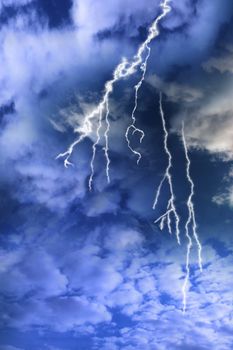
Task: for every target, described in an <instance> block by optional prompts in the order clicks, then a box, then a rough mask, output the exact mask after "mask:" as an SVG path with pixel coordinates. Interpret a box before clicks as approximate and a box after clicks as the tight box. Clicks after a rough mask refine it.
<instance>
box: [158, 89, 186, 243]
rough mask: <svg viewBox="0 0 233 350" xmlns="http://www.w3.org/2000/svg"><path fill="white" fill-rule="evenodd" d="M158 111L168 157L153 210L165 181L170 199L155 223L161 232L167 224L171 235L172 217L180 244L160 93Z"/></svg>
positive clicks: (178, 220)
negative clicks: (172, 217)
mask: <svg viewBox="0 0 233 350" xmlns="http://www.w3.org/2000/svg"><path fill="white" fill-rule="evenodd" d="M159 110H160V115H161V119H162V126H163V132H164V150H165V153H166V155H167V157H168V165H167V168H166V171H165V174H164V176H163V178H162V180H161V182H160V184H159V187H158V189H157V192H156V195H155V200H154V203H153V209H155V208H156V206H157V203H158V200H159V197H160V194H161V189H162V186H163V184H164V182H165V181H167V183H168V186H169V191H170V198H169V200H168V204H167V208H166V212H165V213H164V214H163V215H161V216H160V217H159V218H158V219H157V220H155V223H157V222H159V223H160V229H161V230H162V229H163V228H164V224H165V221H166V222H167V227H168V231H169V233H170V234H171V233H172V228H171V215H173V216H174V218H175V227H176V230H175V231H176V239H177V242H178V244H180V228H179V223H180V218H179V215H178V213H177V210H176V206H175V195H174V190H173V181H172V175H171V168H172V155H171V152H170V150H169V148H168V131H167V127H166V122H165V117H164V111H163V104H162V93H161V92H160V95H159Z"/></svg>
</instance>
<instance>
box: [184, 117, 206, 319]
mask: <svg viewBox="0 0 233 350" xmlns="http://www.w3.org/2000/svg"><path fill="white" fill-rule="evenodd" d="M182 141H183V146H184V151H185V158H186V177H187V180H188V182H189V184H190V194H189V197H188V200H187V207H188V219H187V221H186V223H185V234H186V237H187V241H188V243H187V253H186V276H185V280H184V284H183V289H182V292H183V312H185V311H186V307H187V286H188V282H189V277H190V266H189V265H190V251H191V248H192V245H193V242H192V236H191V234H190V229H189V227H190V225H191V229H192V233H193V237H194V240H195V242H196V244H197V247H198V263H199V268H200V270H201V271H202V256H201V252H202V246H201V243H200V240H199V237H198V233H197V224H196V217H195V210H194V204H193V196H194V183H193V180H192V178H191V175H190V166H191V162H190V158H189V154H188V147H187V143H186V139H185V132H184V123H182Z"/></svg>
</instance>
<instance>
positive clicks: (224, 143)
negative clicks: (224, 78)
mask: <svg viewBox="0 0 233 350" xmlns="http://www.w3.org/2000/svg"><path fill="white" fill-rule="evenodd" d="M231 95H232V84H231V85H228V87H227V89H226V90H225V91H224V92H223V91H221V92H220V93H219V94H218V95H214V96H213V95H212V96H211V97H210V98H209V99H208V100H207V101H205V102H203V103H202V104H201V105H199V106H197V107H196V106H194V108H193V109H192V107H191V110H186V113H185V114H184V112H181V113H180V115H179V116H178V118H177V119H176V122H177V120H178V122H177V123H178V126H177V128H178V127H179V126H180V120H181V119H184V120H185V124H186V127H185V130H186V137H187V139H188V143H189V145H190V146H193V147H195V148H197V149H205V150H207V151H209V152H210V153H212V154H219V155H220V156H222V157H223V159H232V158H233V151H232V150H233V143H232V142H233V141H232V140H233V127H232V125H233V119H232V111H233V103H232V98H231Z"/></svg>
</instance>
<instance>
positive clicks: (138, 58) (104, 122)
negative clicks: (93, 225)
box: [57, 0, 171, 190]
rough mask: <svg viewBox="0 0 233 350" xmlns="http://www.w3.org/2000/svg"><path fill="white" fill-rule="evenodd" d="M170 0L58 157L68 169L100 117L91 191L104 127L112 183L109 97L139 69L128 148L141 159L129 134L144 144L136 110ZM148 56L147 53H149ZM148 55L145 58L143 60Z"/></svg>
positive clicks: (127, 135) (166, 1) (123, 62)
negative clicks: (148, 64) (136, 136)
mask: <svg viewBox="0 0 233 350" xmlns="http://www.w3.org/2000/svg"><path fill="white" fill-rule="evenodd" d="M169 1H170V0H163V1H162V3H161V4H160V6H161V8H162V13H161V14H160V15H159V16H158V17H157V18H156V19H155V21H154V22H153V23H152V25H151V26H150V28H149V33H148V36H147V38H146V40H145V41H144V42H143V43H142V44H141V45H140V46H139V48H138V51H137V53H136V55H135V56H134V57H133V59H132V61H128V60H127V59H126V58H124V59H123V60H122V62H121V63H120V64H119V65H118V66H117V67H116V68H115V70H114V72H113V77H112V79H111V80H109V81H107V82H106V83H105V89H104V94H103V97H102V99H101V101H100V103H99V104H98V105H97V107H96V108H95V109H94V110H93V111H92V112H91V113H90V114H88V115H86V116H85V117H84V121H83V124H82V126H81V127H79V128H78V129H77V130H75V131H76V132H78V133H79V137H78V138H77V139H76V140H75V141H74V142H73V143H72V144H71V145H70V146H69V148H68V149H67V150H66V151H65V152H64V153H60V154H59V155H58V156H57V158H64V166H65V167H66V168H67V167H68V166H69V165H72V163H71V162H70V157H71V155H72V153H73V151H74V148H75V147H76V146H78V144H79V143H80V142H82V141H83V140H84V139H85V138H86V137H88V136H89V135H90V134H91V133H92V131H93V124H94V122H93V121H95V120H96V117H97V116H99V118H98V121H97V123H98V127H97V130H96V142H95V143H94V144H93V147H92V151H93V153H92V159H91V164H90V166H91V175H90V178H89V189H90V190H91V189H92V182H93V177H94V170H95V169H94V162H95V156H96V148H97V145H98V144H99V142H100V138H101V136H100V130H101V128H102V127H105V131H104V140H105V141H104V143H105V144H104V148H103V150H104V155H105V160H106V168H105V171H106V177H107V180H108V182H110V174H109V170H110V169H109V166H110V158H109V138H108V135H109V130H110V122H109V113H110V111H109V97H110V94H111V93H112V91H113V87H114V85H115V83H116V82H118V81H119V80H121V79H123V78H126V77H129V76H131V75H132V74H134V73H135V71H136V69H137V68H138V67H140V68H141V70H142V72H143V73H142V77H141V79H140V81H139V82H138V84H137V85H136V86H135V106H134V109H133V111H132V114H131V118H132V123H131V124H130V125H129V127H128V128H127V130H126V134H125V136H126V140H127V143H128V147H129V148H130V150H131V151H132V152H133V153H134V154H135V155H137V157H138V160H137V162H139V160H140V158H141V154H140V153H139V152H137V151H136V150H134V149H133V148H132V147H131V144H130V140H129V132H130V131H131V130H132V132H133V134H134V133H135V132H138V133H139V134H140V135H141V137H140V142H142V139H143V137H144V132H143V131H142V130H141V129H138V128H137V127H136V126H135V123H136V118H135V116H134V114H135V111H136V109H137V101H138V91H139V89H140V87H141V85H142V82H143V80H144V78H145V74H146V69H147V62H148V59H149V56H150V47H149V44H150V43H151V41H152V40H153V39H154V38H156V37H157V36H158V35H159V30H158V24H159V22H160V21H161V20H162V19H163V18H164V17H165V16H166V15H167V14H168V12H170V10H171V7H170V6H169V5H168V3H169ZM146 53H147V54H146ZM145 55H146V57H145V58H143V57H144V56H145Z"/></svg>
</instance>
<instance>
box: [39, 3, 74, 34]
mask: <svg viewBox="0 0 233 350" xmlns="http://www.w3.org/2000/svg"><path fill="white" fill-rule="evenodd" d="M71 6H72V0H62V1H57V0H37V3H36V7H37V9H38V10H39V11H41V13H42V15H45V16H46V17H47V18H48V23H49V27H50V28H57V27H61V26H65V25H70V24H71V23H72V22H71V16H70V10H71Z"/></svg>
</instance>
